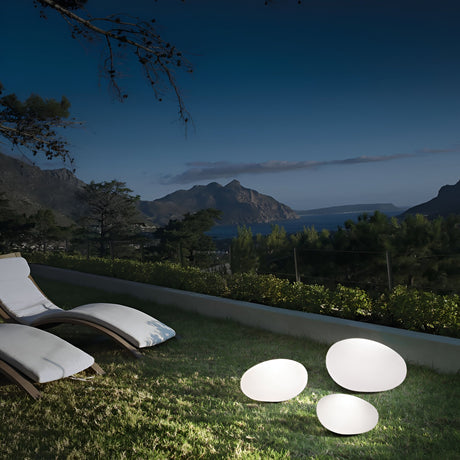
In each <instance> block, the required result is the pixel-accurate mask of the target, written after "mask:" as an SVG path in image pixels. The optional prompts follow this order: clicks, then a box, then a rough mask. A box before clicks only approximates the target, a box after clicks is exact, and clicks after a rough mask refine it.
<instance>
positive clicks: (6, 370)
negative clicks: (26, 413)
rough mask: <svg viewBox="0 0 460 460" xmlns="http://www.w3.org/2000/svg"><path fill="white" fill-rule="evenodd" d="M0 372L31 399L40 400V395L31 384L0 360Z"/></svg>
mask: <svg viewBox="0 0 460 460" xmlns="http://www.w3.org/2000/svg"><path fill="white" fill-rule="evenodd" d="M0 371H1V372H2V373H3V374H5V375H6V376H7V377H8V378H9V379H10V380H12V381H13V382H14V383H16V384H17V385H18V386H20V387H21V388H22V389H23V390H24V391H26V392H27V393H28V394H29V396H31V397H32V398H34V399H39V398H41V396H42V395H41V393H40V392H39V391H38V390H37V389H36V388H35V387H34V386H33V385H32V383H30V382H29V381H28V380H27V379H25V378H24V377H23V376H22V375H21V374H20V373H19V372H18V371H17V370H16V369H14V368H13V367H11V366H10V365H9V364H8V363H6V362H5V361H1V360H0Z"/></svg>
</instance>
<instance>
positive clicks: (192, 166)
mask: <svg viewBox="0 0 460 460" xmlns="http://www.w3.org/2000/svg"><path fill="white" fill-rule="evenodd" d="M459 151H460V150H459V148H452V149H423V150H418V151H416V152H415V153H399V154H395V155H381V156H368V155H363V156H358V157H351V158H344V159H340V160H328V161H266V162H261V163H230V162H224V161H219V162H193V163H187V165H186V166H187V167H188V169H186V170H185V171H184V172H183V173H181V174H178V175H175V176H171V175H169V176H164V177H163V181H162V182H163V183H165V184H190V183H194V182H198V181H203V180H213V179H219V178H233V177H237V176H240V175H242V174H272V173H280V172H286V171H294V170H299V169H304V170H308V169H317V168H322V167H327V166H334V165H339V166H340V165H344V166H347V165H356V164H362V163H379V162H387V161H394V160H401V159H404V158H414V157H418V156H421V155H427V154H441V153H453V152H459Z"/></svg>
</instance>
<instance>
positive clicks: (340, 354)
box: [326, 338, 407, 393]
mask: <svg viewBox="0 0 460 460" xmlns="http://www.w3.org/2000/svg"><path fill="white" fill-rule="evenodd" d="M326 368H327V370H328V372H329V375H330V376H331V377H332V379H333V380H334V381H335V382H336V383H337V384H339V385H340V386H341V387H343V388H346V389H347V390H352V391H359V392H366V393H367V392H376V391H386V390H391V389H392V388H395V387H397V386H398V385H400V384H401V383H402V382H403V381H404V379H405V378H406V374H407V366H406V362H405V361H404V359H403V358H402V357H401V356H400V355H399V354H398V353H396V351H394V350H393V349H391V348H390V347H387V346H386V345H383V344H382V343H379V342H375V341H374V340H368V339H357V338H355V339H346V340H341V341H340V342H337V343H335V344H334V345H332V346H331V347H330V348H329V351H328V352H327V355H326Z"/></svg>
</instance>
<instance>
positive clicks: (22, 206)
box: [0, 153, 84, 225]
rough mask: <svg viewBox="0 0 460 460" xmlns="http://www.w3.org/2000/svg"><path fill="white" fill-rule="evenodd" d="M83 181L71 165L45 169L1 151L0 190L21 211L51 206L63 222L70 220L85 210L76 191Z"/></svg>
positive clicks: (59, 220)
mask: <svg viewBox="0 0 460 460" xmlns="http://www.w3.org/2000/svg"><path fill="white" fill-rule="evenodd" d="M83 185H84V182H83V181H81V180H79V179H77V178H76V177H75V175H74V174H73V173H72V172H71V171H69V170H68V169H65V168H61V169H50V170H43V169H40V168H39V167H38V166H33V165H30V164H28V163H24V162H22V161H20V160H18V159H16V158H13V157H10V156H8V155H4V154H2V153H0V193H4V194H5V198H6V199H7V200H8V201H9V202H10V205H11V206H12V207H14V209H16V211H18V212H20V213H24V214H27V215H29V214H33V213H34V212H36V211H37V210H38V209H40V208H48V209H52V210H53V211H55V214H56V217H57V219H58V222H59V223H60V224H62V225H64V224H68V223H70V222H71V220H72V219H73V218H74V217H76V216H78V215H79V213H80V211H81V205H80V204H79V203H78V201H77V200H76V193H77V192H78V191H79V190H81V189H82V187H83Z"/></svg>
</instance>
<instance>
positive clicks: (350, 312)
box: [27, 253, 460, 337]
mask: <svg viewBox="0 0 460 460" xmlns="http://www.w3.org/2000/svg"><path fill="white" fill-rule="evenodd" d="M27 258H28V260H29V261H30V262H35V263H41V264H47V265H52V266H55V267H61V268H70V269H73V270H78V271H83V272H88V273H94V274H98V275H106V276H113V277H117V278H123V279H128V280H132V281H138V282H143V283H150V284H156V285H158V286H164V287H169V288H174V289H182V290H187V291H192V292H199V293H202V294H209V295H215V296H221V297H229V298H232V299H235V300H244V301H247V302H255V303H261V304H264V305H271V306H275V307H281V308H290V309H295V310H300V311H305V312H309V313H322V314H327V315H331V316H337V317H340V318H346V319H353V320H361V321H362V320H364V321H372V322H376V323H380V324H384V325H388V326H395V327H400V328H404V329H410V330H414V331H422V332H429V333H434V334H443V335H450V336H453V337H460V297H459V296H458V295H445V296H441V295H437V294H434V293H432V292H422V291H417V290H415V289H410V288H407V287H405V286H397V287H396V288H394V289H393V291H392V292H391V293H389V294H386V295H382V296H381V297H380V298H379V299H377V300H372V299H371V298H370V296H369V295H368V293H367V292H366V291H364V290H362V289H359V288H350V287H345V286H342V285H338V286H337V287H336V288H335V289H329V288H327V287H326V286H322V285H307V284H303V283H300V282H295V283H290V282H289V281H288V280H286V279H280V278H277V277H276V276H274V275H257V274H255V273H237V274H234V275H230V276H227V277H225V276H224V275H221V274H219V273H215V272H206V271H202V270H200V269H199V268H196V267H183V266H181V265H178V264H172V263H168V262H155V263H152V262H147V263H143V262H137V261H132V260H121V259H113V260H111V259H101V258H90V259H87V258H85V257H81V256H67V255H59V254H46V253H33V254H29V255H27Z"/></svg>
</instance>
